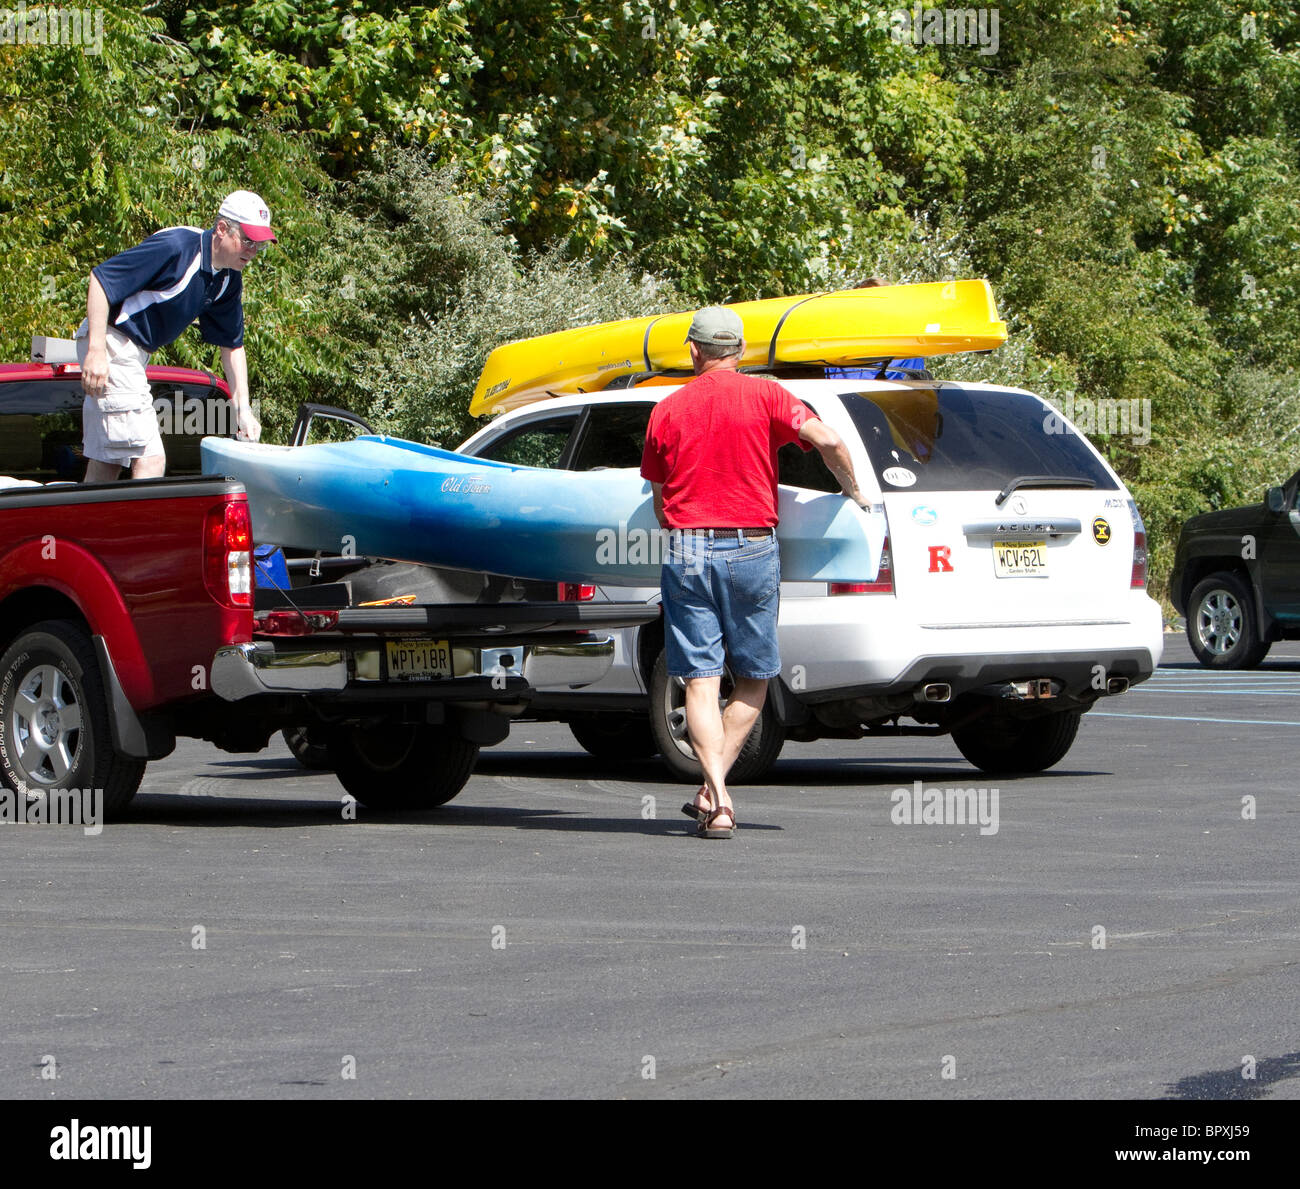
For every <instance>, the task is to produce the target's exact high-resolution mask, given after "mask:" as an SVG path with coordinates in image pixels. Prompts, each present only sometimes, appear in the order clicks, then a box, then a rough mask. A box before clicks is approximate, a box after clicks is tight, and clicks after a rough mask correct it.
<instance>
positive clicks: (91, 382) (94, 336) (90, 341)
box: [81, 272, 108, 397]
mask: <svg viewBox="0 0 1300 1189" xmlns="http://www.w3.org/2000/svg"><path fill="white" fill-rule="evenodd" d="M86 324H87V325H88V326H89V328H90V333H89V335H88V336H87V339H86V362H85V365H84V366H83V367H82V369H81V388H82V391H83V392H85V394H86V395H87V396H94V397H100V396H103V395H104V393H105V392H106V391H107V390H108V350H107V348H106V346H105V338H106V336H107V332H108V297H107V295H106V294H105V293H104V287H103V286H102V285H101V284H100V283H99V278H98V277H96V276H95V274H94V273H93V272H92V273H91V274H90V286H89V288H88V290H87V292H86Z"/></svg>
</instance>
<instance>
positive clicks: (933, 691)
mask: <svg viewBox="0 0 1300 1189" xmlns="http://www.w3.org/2000/svg"><path fill="white" fill-rule="evenodd" d="M913 697H915V698H916V700H917V701H918V702H951V701H952V686H951V685H949V684H948V683H947V682H946V681H931V682H928V683H927V684H925V685H920V686H917V688H916V690H915V691H914V693H913Z"/></svg>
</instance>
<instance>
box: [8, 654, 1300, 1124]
mask: <svg viewBox="0 0 1300 1189" xmlns="http://www.w3.org/2000/svg"><path fill="white" fill-rule="evenodd" d="M1166 639H1167V652H1166V663H1165V666H1164V667H1162V668H1161V670H1160V671H1159V673H1158V674H1157V675H1156V676H1155V677H1154V678H1153V679H1152V680H1151V681H1150V682H1148V683H1147V684H1146V685H1144V686H1142V687H1139V688H1137V689H1135V690H1134V691H1132V692H1131V693H1129V694H1127V695H1125V696H1123V697H1122V698H1117V699H1114V700H1113V701H1110V702H1109V703H1107V704H1106V705H1104V706H1103V707H1102V708H1101V709H1099V710H1097V711H1094V712H1093V713H1091V714H1089V715H1088V716H1086V717H1085V719H1084V722H1083V726H1082V728H1081V731H1080V735H1079V739H1078V741H1077V743H1076V744H1075V746H1074V749H1073V750H1072V751H1071V753H1070V754H1069V755H1068V756H1067V757H1066V758H1065V760H1064V761H1063V762H1062V763H1061V764H1060V765H1059V766H1058V767H1057V768H1055V769H1053V770H1051V771H1049V772H1047V773H1045V774H1042V775H1041V776H1037V777H1033V778H1026V779H1019V780H1002V781H998V782H993V781H990V780H989V779H988V778H986V777H981V776H980V775H979V774H978V773H977V772H975V770H974V769H972V768H971V767H970V766H969V765H968V764H967V763H966V762H965V761H964V760H963V759H962V758H961V756H960V755H959V754H958V752H957V750H956V748H955V747H954V746H953V745H952V743H951V742H950V741H948V740H947V739H939V740H933V739H898V740H885V741H870V742H849V741H824V742H821V743H817V744H791V745H788V746H787V748H786V751H785V752H784V754H783V757H782V759H781V760H780V762H779V763H778V764H777V766H776V768H775V770H774V772H773V774H772V776H771V778H770V780H769V781H768V782H767V783H765V784H762V785H759V786H755V787H748V788H741V789H737V790H736V795H735V796H736V802H737V806H738V814H739V821H740V829H739V831H738V836H737V837H736V838H735V839H734V840H732V841H728V842H703V841H700V840H697V839H695V838H693V837H690V836H689V830H690V823H689V822H688V821H687V819H686V818H685V817H683V816H681V815H680V813H679V812H678V808H677V807H678V806H679V805H680V803H681V801H682V800H683V795H684V793H688V792H689V790H688V789H686V788H684V787H683V786H680V785H677V784H674V783H672V782H670V781H669V780H668V779H667V778H666V775H665V773H664V772H663V770H662V769H661V768H660V766H659V765H658V764H657V763H656V762H654V761H635V762H626V763H609V762H605V761H599V760H596V759H593V758H591V757H589V756H587V755H586V754H585V753H583V752H582V751H581V750H580V749H579V748H578V747H577V745H576V744H575V743H573V741H572V739H571V737H570V735H569V733H568V731H567V729H565V728H563V727H559V726H553V725H532V724H520V725H518V726H516V728H515V730H514V732H513V734H512V736H511V738H510V739H509V740H508V741H507V742H506V743H505V744H503V745H501V746H499V747H497V748H493V749H491V750H490V751H486V752H484V753H483V756H482V757H481V759H480V763H479V768H478V771H477V772H476V774H475V775H474V777H473V778H472V779H471V781H470V783H469V785H468V786H467V787H466V788H465V790H464V791H463V792H462V793H461V794H460V796H459V797H458V798H457V799H456V800H455V801H453V802H452V803H451V804H449V805H448V806H446V807H444V808H442V809H440V810H436V811H432V812H429V813H425V814H413V815H397V814H377V813H371V812H368V811H366V810H365V809H364V808H362V809H361V811H360V812H359V814H358V816H357V820H355V821H350V820H344V816H343V813H342V809H341V802H342V799H341V793H342V790H341V788H340V787H339V786H338V784H337V782H336V781H335V780H334V779H333V777H332V776H330V775H328V774H320V773H310V772H307V771H305V770H303V769H301V768H299V767H298V766H297V764H296V763H295V761H294V760H293V759H292V758H291V757H290V756H289V754H288V752H287V750H286V749H285V748H284V747H283V746H282V745H280V744H279V742H278V741H277V743H276V746H275V747H274V748H273V749H271V750H269V751H267V752H263V753H262V754H261V755H257V756H248V757H236V756H229V755H225V754H223V753H220V752H217V751H215V750H214V749H213V748H211V747H209V746H208V745H206V744H197V743H188V742H187V743H183V744H182V745H181V746H180V747H179V748H178V749H177V751H176V753H175V754H174V755H172V756H171V757H169V758H168V759H167V760H164V761H160V762H158V763H156V764H154V765H152V766H151V767H150V770H149V773H148V774H147V776H146V778H145V783H144V785H143V786H142V789H141V792H140V793H139V794H138V796H137V798H136V801H135V803H134V805H133V807H132V810H131V813H130V816H129V819H128V820H127V821H125V822H122V823H120V824H117V825H110V826H109V827H107V828H106V829H105V830H104V831H103V833H102V834H100V835H98V836H95V837H88V836H85V835H83V833H82V832H81V831H80V830H77V829H75V828H72V827H62V828H55V827H42V826H32V825H22V826H9V827H6V828H4V829H3V830H0V847H3V856H4V861H3V864H2V865H0V970H2V971H3V980H4V987H5V992H6V993H5V994H4V995H3V997H2V998H0V1094H2V1095H3V1096H4V1097H6V1098H28V1099H30V1098H59V1097H66V1098H69V1099H86V1098H91V1099H95V1098H125V1099H130V1098H140V1099H163V1098H183V1097H198V1098H214V1099H225V1098H273V1099H300V1098H328V1099H351V1098H359V1099H373V1098H423V1097H462V1096H468V1097H498V1096H511V1097H600V1098H660V1097H666V1098H671V1097H705V1098H713V1097H769V1096H770V1097H777V1096H779V1097H794V1098H800V1097H832V1098H834V1097H844V1098H858V1097H871V1098H907V1099H934V1100H942V1099H954V1098H956V1099H964V1098H987V1099H1002V1098H1085V1099H1109V1098H1123V1099H1175V1100H1191V1099H1202V1098H1217V1099H1237V1100H1241V1099H1296V1098H1300V1076H1297V1075H1300V1051H1297V1050H1300V1041H1297V1034H1296V1030H1295V1019H1296V992H1295V987H1296V981H1297V962H1298V955H1300V936H1298V934H1300V925H1298V922H1300V911H1298V910H1300V893H1298V892H1297V884H1296V878H1295V876H1296V857H1295V856H1296V842H1297V837H1298V836H1300V806H1298V805H1297V797H1296V779H1295V775H1294V765H1295V761H1296V756H1297V741H1298V740H1300V647H1298V646H1295V645H1287V646H1278V647H1276V648H1275V649H1274V651H1273V653H1272V654H1271V655H1270V657H1269V658H1268V660H1267V661H1266V662H1265V664H1264V665H1263V666H1262V667H1261V668H1260V669H1259V670H1257V671H1255V672H1252V673H1211V672H1207V671H1205V670H1202V669H1200V668H1199V667H1197V666H1196V665H1195V664H1194V663H1193V662H1192V661H1191V655H1190V651H1189V650H1188V648H1187V646H1186V643H1185V641H1184V640H1183V639H1182V637H1175V636H1169V637H1167V638H1166ZM918 781H919V782H921V785H920V786H919V787H920V790H921V792H922V793H924V792H925V791H927V790H932V789H947V788H951V787H973V786H978V787H980V788H982V789H984V792H985V799H984V801H983V802H982V804H984V805H986V806H989V807H991V805H992V792H993V786H994V785H996V787H997V816H996V822H995V823H994V822H992V821H991V820H990V821H987V822H986V824H985V826H984V828H983V829H982V828H981V826H980V825H978V824H966V825H958V824H953V825H947V824H942V823H932V824H924V823H920V824H902V823H899V822H896V821H894V820H892V817H897V816H898V814H899V812H900V811H899V810H898V808H897V807H898V806H901V805H902V804H903V802H904V801H910V798H911V796H912V795H913V793H914V792H915V791H916V790H917V788H918V786H917V785H916V783H915V782H918ZM896 791H898V793H899V795H898V796H897V797H896V796H895V795H894V794H895V793H896ZM891 815H892V816H891ZM993 824H996V830H994V829H991V828H989V827H990V826H991V825H993ZM51 1072H53V1074H54V1076H53V1077H51V1076H50V1074H51Z"/></svg>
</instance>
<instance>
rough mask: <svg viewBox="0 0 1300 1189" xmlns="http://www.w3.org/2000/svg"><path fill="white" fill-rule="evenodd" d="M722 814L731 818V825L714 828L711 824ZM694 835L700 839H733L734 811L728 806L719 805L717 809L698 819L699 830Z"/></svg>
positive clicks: (734, 829)
mask: <svg viewBox="0 0 1300 1189" xmlns="http://www.w3.org/2000/svg"><path fill="white" fill-rule="evenodd" d="M723 813H725V814H726V815H727V816H728V817H729V818H731V825H729V826H715V825H714V824H713V823H714V822H715V821H716V820H717V819H718V816H719V815H720V814H723ZM696 833H697V834H698V835H699V836H700V837H701V838H734V837H735V834H736V811H735V810H734V809H732V807H731V806H730V805H719V806H718V808H717V809H715V810H713V811H712V812H710V813H707V814H705V815H704V817H702V818H701V819H700V828H699V829H698V830H697V831H696Z"/></svg>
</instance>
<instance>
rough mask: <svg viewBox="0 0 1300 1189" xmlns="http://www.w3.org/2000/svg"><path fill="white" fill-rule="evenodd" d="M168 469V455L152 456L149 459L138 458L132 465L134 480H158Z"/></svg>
mask: <svg viewBox="0 0 1300 1189" xmlns="http://www.w3.org/2000/svg"><path fill="white" fill-rule="evenodd" d="M166 469H167V455H165V454H152V455H150V456H149V457H148V458H137V459H136V460H135V462H133V463H132V464H131V478H132V479H157V478H159V477H160V476H161V475H162V474H163V472H164V471H165V470H166Z"/></svg>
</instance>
